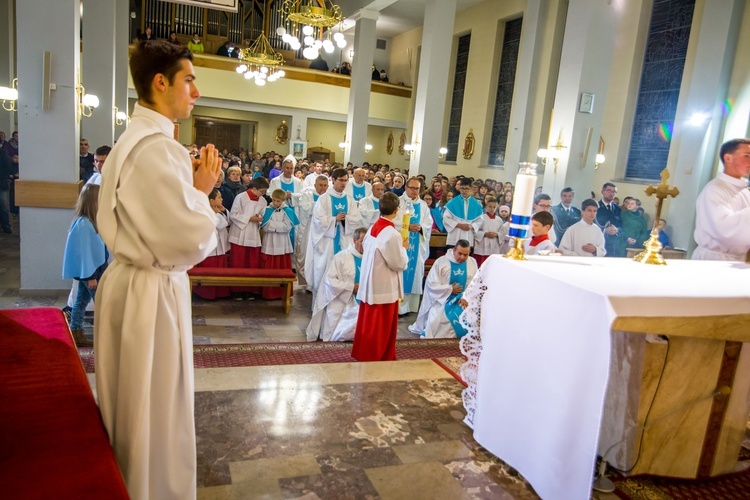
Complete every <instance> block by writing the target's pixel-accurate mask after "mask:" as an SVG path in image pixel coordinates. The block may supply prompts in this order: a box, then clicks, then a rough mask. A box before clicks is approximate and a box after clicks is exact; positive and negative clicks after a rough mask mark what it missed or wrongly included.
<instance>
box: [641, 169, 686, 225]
mask: <svg viewBox="0 0 750 500" xmlns="http://www.w3.org/2000/svg"><path fill="white" fill-rule="evenodd" d="M659 176H660V177H661V182H660V183H659V184H657V185H656V187H654V186H653V185H651V184H649V186H648V187H647V188H646V195H648V196H651V195H654V194H656V198H657V199H658V200H659V201H658V202H657V207H658V208H657V212H658V213H659V215H660V214H661V204H662V201H663V200H664V198H666V197H667V196H671V197H672V198H674V197H676V196H677V195H678V194H680V190H679V189H677V188H676V187H675V186H670V185H669V184H667V179H669V171H668V170H667V169H666V168H665V169H664V170H662V171H661V174H659ZM657 217H658V215H657ZM656 220H657V221H658V220H659V219H658V218H657V219H656Z"/></svg>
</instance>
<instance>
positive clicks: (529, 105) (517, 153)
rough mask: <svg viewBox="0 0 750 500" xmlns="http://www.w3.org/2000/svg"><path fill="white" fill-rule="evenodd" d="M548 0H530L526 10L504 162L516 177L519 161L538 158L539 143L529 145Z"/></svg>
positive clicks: (510, 172)
mask: <svg viewBox="0 0 750 500" xmlns="http://www.w3.org/2000/svg"><path fill="white" fill-rule="evenodd" d="M547 4H548V1H547V0H527V1H526V9H524V11H523V25H522V27H521V43H520V48H519V52H518V64H517V65H516V84H515V86H514V88H513V106H512V109H511V113H510V124H509V127H508V146H507V150H506V151H505V161H504V165H505V168H506V172H507V173H506V175H508V178H513V175H514V174H515V169H516V167H518V163H519V162H522V161H534V162H535V161H536V152H537V149H538V148H537V147H536V145H531V146H529V140H530V138H531V132H532V130H531V123H532V120H533V117H534V94H535V93H536V89H537V86H538V83H539V82H538V76H539V59H540V58H541V52H542V51H541V49H540V47H541V45H542V38H543V37H544V13H545V12H546V11H547Z"/></svg>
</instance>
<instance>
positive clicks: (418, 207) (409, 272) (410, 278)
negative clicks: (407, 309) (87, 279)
mask: <svg viewBox="0 0 750 500" xmlns="http://www.w3.org/2000/svg"><path fill="white" fill-rule="evenodd" d="M412 206H413V207H414V213H413V214H412V216H411V219H409V223H410V224H419V222H420V221H421V220H422V204H421V203H419V201H417V202H416V203H412ZM420 236H421V235H420V233H418V232H417V233H415V232H412V231H409V248H408V250H406V255H408V256H409V264H408V265H407V266H406V269H404V293H411V289H412V286H413V285H414V275H415V274H416V272H417V260H418V259H419V237H420ZM407 290H409V291H408V292H407Z"/></svg>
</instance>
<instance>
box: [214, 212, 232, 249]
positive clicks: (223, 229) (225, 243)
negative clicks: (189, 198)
mask: <svg viewBox="0 0 750 500" xmlns="http://www.w3.org/2000/svg"><path fill="white" fill-rule="evenodd" d="M214 222H215V224H216V248H215V249H214V251H213V252H211V255H219V256H220V255H226V254H227V252H228V251H229V212H226V211H225V212H222V213H220V214H217V213H215V214H214Z"/></svg>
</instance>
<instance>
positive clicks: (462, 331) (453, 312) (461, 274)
mask: <svg viewBox="0 0 750 500" xmlns="http://www.w3.org/2000/svg"><path fill="white" fill-rule="evenodd" d="M466 272H467V271H466V262H464V263H463V264H456V263H455V262H451V278H450V284H451V285H453V284H456V285H461V287H462V288H463V289H464V290H465V289H466ZM463 295H464V293H463V292H461V293H457V294H455V295H454V294H451V296H450V297H448V300H447V301H446V302H445V308H444V311H445V317H446V318H448V321H450V322H451V325H452V326H453V330H454V331H455V332H456V337H458V338H461V337H463V336H464V335H466V333H467V330H466V328H464V327H463V325H462V324H461V322H460V321H459V320H458V318H459V316H461V313H463V312H464V309H463V308H462V307H461V306H460V305H459V303H458V301H459V300H460V299H461V297H463Z"/></svg>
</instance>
